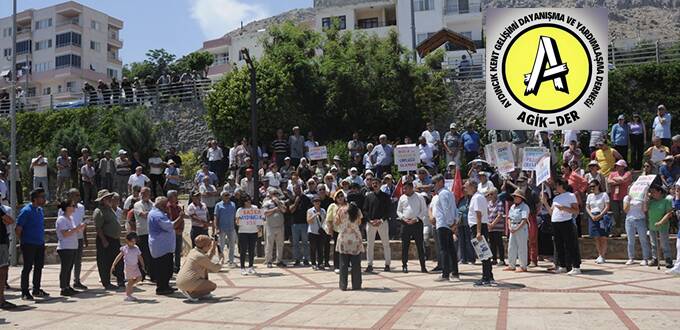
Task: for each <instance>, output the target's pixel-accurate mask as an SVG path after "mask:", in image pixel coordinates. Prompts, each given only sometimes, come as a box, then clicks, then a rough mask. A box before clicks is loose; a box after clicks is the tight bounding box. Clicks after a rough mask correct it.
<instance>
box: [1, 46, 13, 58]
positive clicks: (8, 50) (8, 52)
mask: <svg viewBox="0 0 680 330" xmlns="http://www.w3.org/2000/svg"><path fill="white" fill-rule="evenodd" d="M2 53H3V55H4V56H5V57H8V56H12V48H5V49H3V51H2Z"/></svg>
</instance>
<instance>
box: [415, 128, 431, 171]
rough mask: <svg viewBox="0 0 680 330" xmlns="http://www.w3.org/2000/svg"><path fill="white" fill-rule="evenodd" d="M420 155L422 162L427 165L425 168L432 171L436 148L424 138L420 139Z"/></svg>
mask: <svg viewBox="0 0 680 330" xmlns="http://www.w3.org/2000/svg"><path fill="white" fill-rule="evenodd" d="M418 153H419V155H420V162H421V163H422V164H423V165H425V167H427V168H429V169H432V168H433V167H434V162H432V159H433V158H434V146H433V145H432V144H431V143H428V142H427V139H426V138H425V137H424V136H421V137H420V138H418Z"/></svg>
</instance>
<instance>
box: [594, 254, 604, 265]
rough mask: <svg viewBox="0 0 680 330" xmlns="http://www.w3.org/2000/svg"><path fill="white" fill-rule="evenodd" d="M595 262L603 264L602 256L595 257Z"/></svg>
mask: <svg viewBox="0 0 680 330" xmlns="http://www.w3.org/2000/svg"><path fill="white" fill-rule="evenodd" d="M595 263H596V264H603V263H604V258H603V257H602V256H599V257H597V259H595Z"/></svg>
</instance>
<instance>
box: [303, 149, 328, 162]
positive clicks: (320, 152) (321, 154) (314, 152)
mask: <svg viewBox="0 0 680 330" xmlns="http://www.w3.org/2000/svg"><path fill="white" fill-rule="evenodd" d="M308 154H309V160H326V159H328V151H327V150H326V146H321V147H311V148H309V153H308Z"/></svg>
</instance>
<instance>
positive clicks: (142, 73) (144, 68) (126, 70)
mask: <svg viewBox="0 0 680 330" xmlns="http://www.w3.org/2000/svg"><path fill="white" fill-rule="evenodd" d="M155 74H156V68H155V67H154V65H153V64H152V63H151V62H148V61H143V62H132V63H130V64H126V65H125V66H124V67H123V77H127V78H128V79H130V80H132V79H134V78H140V79H141V78H143V77H146V76H153V75H155Z"/></svg>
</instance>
